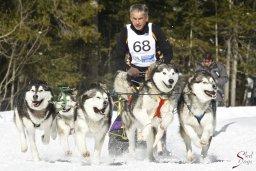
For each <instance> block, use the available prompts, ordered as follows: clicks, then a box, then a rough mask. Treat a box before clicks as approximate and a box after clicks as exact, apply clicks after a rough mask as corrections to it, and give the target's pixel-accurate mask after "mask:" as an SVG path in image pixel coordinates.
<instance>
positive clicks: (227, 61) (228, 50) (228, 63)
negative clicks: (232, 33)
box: [224, 38, 231, 106]
mask: <svg viewBox="0 0 256 171" xmlns="http://www.w3.org/2000/svg"><path fill="white" fill-rule="evenodd" d="M226 46H227V60H226V70H227V74H228V76H229V77H230V59H231V38H229V39H228V40H227V41H226ZM229 89H230V82H227V83H226V84H225V87H224V104H225V106H229V105H230V102H229V93H230V92H229Z"/></svg>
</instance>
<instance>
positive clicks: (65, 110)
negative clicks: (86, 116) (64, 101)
mask: <svg viewBox="0 0 256 171" xmlns="http://www.w3.org/2000/svg"><path fill="white" fill-rule="evenodd" d="M70 110H71V107H69V108H65V107H64V108H62V112H69V111H70Z"/></svg>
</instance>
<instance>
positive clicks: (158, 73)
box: [153, 64, 179, 93]
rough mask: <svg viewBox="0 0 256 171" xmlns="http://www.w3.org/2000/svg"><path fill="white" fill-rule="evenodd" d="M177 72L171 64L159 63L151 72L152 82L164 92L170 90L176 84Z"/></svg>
mask: <svg viewBox="0 0 256 171" xmlns="http://www.w3.org/2000/svg"><path fill="white" fill-rule="evenodd" d="M178 78H179V74H178V72H177V70H176V68H175V67H174V66H173V65H172V64H160V65H158V66H157V67H156V69H155V70H154V73H153V82H154V83H155V85H156V86H157V88H158V89H159V90H160V91H161V92H164V93H168V92H170V91H171V90H172V89H173V88H174V86H175V85H176V83H177V81H178Z"/></svg>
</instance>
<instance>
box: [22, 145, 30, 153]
mask: <svg viewBox="0 0 256 171" xmlns="http://www.w3.org/2000/svg"><path fill="white" fill-rule="evenodd" d="M27 151H28V146H27V144H25V145H21V152H23V153H25V152H27Z"/></svg>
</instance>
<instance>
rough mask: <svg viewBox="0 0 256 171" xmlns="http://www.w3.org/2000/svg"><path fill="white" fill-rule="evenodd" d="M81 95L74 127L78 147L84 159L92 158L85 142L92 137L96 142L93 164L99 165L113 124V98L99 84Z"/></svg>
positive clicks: (78, 99)
mask: <svg viewBox="0 0 256 171" xmlns="http://www.w3.org/2000/svg"><path fill="white" fill-rule="evenodd" d="M79 94H80V95H78V98H77V103H78V108H77V110H76V112H75V125H74V128H75V141H76V146H77V148H78V151H79V152H80V153H81V155H82V156H83V157H84V158H88V157H90V152H89V151H88V149H87V146H86V141H85V140H86V137H92V138H93V139H94V141H95V144H94V153H93V157H92V164H99V162H100V155H101V150H102V145H103V142H104V139H105V135H106V134H107V132H108V129H109V127H110V123H111V116H112V98H111V96H110V94H109V93H108V91H107V90H106V87H104V86H103V85H99V84H93V85H92V86H91V87H90V88H89V89H88V90H86V91H82V93H79Z"/></svg>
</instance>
